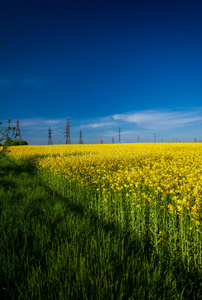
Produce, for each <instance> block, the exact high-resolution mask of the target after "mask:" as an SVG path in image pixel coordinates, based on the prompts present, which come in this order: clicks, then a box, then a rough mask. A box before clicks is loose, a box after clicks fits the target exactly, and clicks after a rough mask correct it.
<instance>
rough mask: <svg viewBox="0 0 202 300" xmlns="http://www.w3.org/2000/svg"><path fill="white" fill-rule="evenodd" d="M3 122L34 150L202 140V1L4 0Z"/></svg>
mask: <svg viewBox="0 0 202 300" xmlns="http://www.w3.org/2000/svg"><path fill="white" fill-rule="evenodd" d="M0 43H1V45H2V46H1V47H0V99H1V110H0V120H2V121H3V123H4V124H6V120H7V119H8V118H11V119H12V122H13V124H14V125H15V123H16V119H17V117H18V118H19V121H20V129H21V134H22V138H23V139H25V140H27V141H28V142H29V144H47V142H48V128H49V126H51V129H52V139H53V143H55V144H57V143H59V141H61V143H65V137H64V131H65V123H66V118H67V116H69V118H70V119H71V121H72V124H71V141H72V143H78V139H79V131H80V130H82V134H83V140H84V143H98V136H99V133H100V134H101V135H102V139H103V142H105V143H110V142H111V141H112V137H114V139H115V142H118V128H119V127H120V128H121V139H122V141H125V142H137V137H138V135H139V137H140V141H142V142H145V141H147V142H153V141H154V134H156V139H157V141H161V140H162V139H163V141H165V142H166V141H173V138H175V139H177V140H178V141H194V138H196V139H197V141H199V140H202V72H201V70H202V2H201V1H199V0H198V1H197V0H158V1H157V0H156V1H154V0H148V1H144V0H138V1H135V0H133V1H129V0H125V1H119V0H116V1H115V0H113V1H111V0H108V1H106V0H102V1H96V0H93V1H88V0H85V1H84V0H82V1H78V0H66V1H61V0H55V1H53V0H49V1H48V0H47V1H45V0H29V1H27V0H1V3H0Z"/></svg>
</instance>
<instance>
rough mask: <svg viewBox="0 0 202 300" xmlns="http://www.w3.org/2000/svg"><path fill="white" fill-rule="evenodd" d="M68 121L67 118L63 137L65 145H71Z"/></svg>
mask: <svg viewBox="0 0 202 300" xmlns="http://www.w3.org/2000/svg"><path fill="white" fill-rule="evenodd" d="M70 126H71V125H70V119H69V118H68V117H67V123H66V130H65V137H66V144H71V140H70Z"/></svg>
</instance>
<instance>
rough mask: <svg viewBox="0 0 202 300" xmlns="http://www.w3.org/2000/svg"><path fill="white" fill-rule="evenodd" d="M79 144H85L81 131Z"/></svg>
mask: <svg viewBox="0 0 202 300" xmlns="http://www.w3.org/2000/svg"><path fill="white" fill-rule="evenodd" d="M79 144H83V138H82V131H81V130H80V134H79Z"/></svg>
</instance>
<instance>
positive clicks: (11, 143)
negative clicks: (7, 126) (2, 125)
mask: <svg viewBox="0 0 202 300" xmlns="http://www.w3.org/2000/svg"><path fill="white" fill-rule="evenodd" d="M5 145H9V146H23V145H28V142H26V141H13V140H10V141H8V140H7V141H5V142H4V143H3V144H1V143H0V146H5Z"/></svg>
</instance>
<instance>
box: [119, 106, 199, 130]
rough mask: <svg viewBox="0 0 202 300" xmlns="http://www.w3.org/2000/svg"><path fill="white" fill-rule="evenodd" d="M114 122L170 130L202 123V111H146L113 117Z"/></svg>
mask: <svg viewBox="0 0 202 300" xmlns="http://www.w3.org/2000/svg"><path fill="white" fill-rule="evenodd" d="M113 118H114V120H118V121H123V122H126V123H135V124H136V125H138V126H139V127H142V128H145V129H151V130H153V129H169V128H173V127H182V126H186V125H190V124H196V123H200V122H202V110H201V109H192V110H189V111H186V110H184V111H183V110H180V111H160V110H158V111H157V110H145V111H139V112H129V113H126V114H115V115H113Z"/></svg>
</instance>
